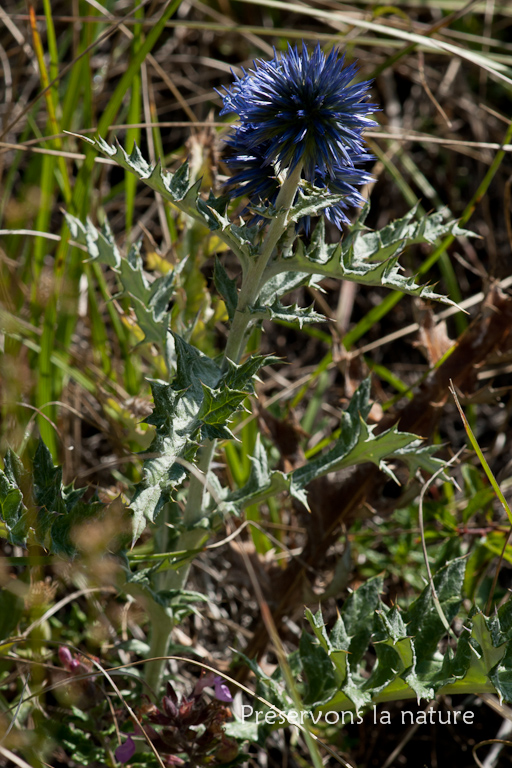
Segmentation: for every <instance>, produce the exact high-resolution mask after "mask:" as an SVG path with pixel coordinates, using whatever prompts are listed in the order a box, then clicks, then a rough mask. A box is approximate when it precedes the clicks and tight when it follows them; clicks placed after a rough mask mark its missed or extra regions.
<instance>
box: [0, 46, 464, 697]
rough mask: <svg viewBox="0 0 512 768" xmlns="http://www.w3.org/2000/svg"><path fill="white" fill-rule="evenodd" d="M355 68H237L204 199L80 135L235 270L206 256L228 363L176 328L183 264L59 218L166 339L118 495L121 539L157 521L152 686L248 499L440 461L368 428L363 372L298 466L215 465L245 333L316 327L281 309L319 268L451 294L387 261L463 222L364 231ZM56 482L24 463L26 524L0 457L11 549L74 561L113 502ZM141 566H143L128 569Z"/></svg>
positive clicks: (149, 596) (142, 573) (147, 598)
mask: <svg viewBox="0 0 512 768" xmlns="http://www.w3.org/2000/svg"><path fill="white" fill-rule="evenodd" d="M357 77H358V71H357V68H356V65H354V64H351V65H349V66H345V63H344V59H343V57H341V56H340V53H339V51H338V50H336V49H333V50H332V51H331V52H330V53H329V54H328V55H325V54H324V53H323V52H322V50H321V49H320V47H319V46H317V47H316V48H315V49H314V50H313V51H312V52H309V51H308V49H307V47H306V46H305V45H303V47H302V50H301V52H300V53H299V51H298V49H297V48H291V47H289V48H288V51H287V52H286V53H284V54H282V55H280V54H277V53H276V54H275V56H274V58H273V59H272V60H271V61H270V62H263V61H257V62H255V64H254V68H253V69H251V70H249V71H247V72H245V71H244V72H243V74H242V76H241V77H236V78H235V81H234V83H233V85H232V86H231V87H230V88H226V89H225V90H224V93H223V101H224V107H223V110H222V114H228V113H234V114H235V115H236V116H237V117H238V122H237V124H236V126H234V128H233V133H232V134H231V136H230V137H229V138H228V140H227V145H228V151H229V153H230V154H229V157H228V159H227V162H228V164H229V165H230V166H231V168H232V169H233V170H234V176H233V177H232V178H231V179H230V180H228V182H227V187H226V189H227V192H226V194H223V195H221V196H215V195H214V194H213V192H212V193H210V195H209V197H208V198H206V199H205V198H204V196H203V195H202V194H201V192H200V181H197V180H195V179H191V178H190V171H189V168H188V165H187V164H186V163H185V164H184V165H183V166H182V167H180V168H179V169H178V170H177V171H176V172H175V173H174V174H170V173H168V172H167V171H165V170H163V169H162V167H161V165H160V164H159V163H158V164H157V165H156V166H153V165H151V164H149V163H148V162H147V161H146V160H145V159H144V158H143V157H142V155H141V153H140V151H139V149H138V148H137V147H134V149H133V151H132V152H131V154H128V153H127V152H125V150H124V149H123V148H122V147H121V146H120V145H119V144H117V145H115V146H111V145H109V144H108V143H106V142H105V141H104V140H103V139H102V138H98V139H97V140H92V139H88V138H84V137H80V138H83V139H84V141H86V142H89V144H90V145H92V146H94V147H96V148H97V149H98V150H99V151H101V152H103V153H104V154H105V155H106V156H107V157H109V158H111V159H113V160H115V161H116V162H117V163H118V164H119V165H120V166H121V167H123V168H125V169H127V170H128V171H130V172H131V173H133V174H135V175H136V176H137V177H138V178H139V179H140V180H141V181H142V182H143V183H144V184H146V185H148V186H149V187H150V188H152V189H153V190H155V191H157V192H158V193H159V194H160V195H161V196H162V197H163V198H164V199H165V200H167V201H168V202H169V203H171V204H172V205H173V206H175V207H176V208H177V209H178V210H179V211H181V212H183V213H184V214H186V216H187V219H186V220H187V221H188V222H192V223H195V224H199V225H201V226H202V227H204V226H205V225H206V226H207V227H208V228H209V230H210V231H212V232H214V233H215V234H216V236H217V238H218V240H219V242H220V243H222V245H223V246H227V247H228V248H229V249H230V250H231V251H232V253H233V254H234V256H235V257H236V258H237V260H238V262H239V265H240V274H239V275H238V276H237V277H235V278H232V277H230V276H229V275H228V273H227V272H226V269H225V268H224V266H223V264H222V262H221V260H220V259H219V258H216V260H215V271H214V282H215V287H216V289H217V290H218V292H219V294H220V295H221V297H222V299H223V300H224V303H225V307H226V312H227V315H228V318H229V330H228V334H227V339H226V346H225V350H224V353H223V355H222V356H221V358H215V359H212V358H210V357H208V356H207V355H205V354H204V353H203V352H201V351H200V350H199V349H198V348H197V347H195V346H193V345H192V344H191V343H190V336H189V335H188V336H187V334H186V332H185V330H184V329H180V328H179V327H178V326H177V325H173V323H172V321H171V322H170V317H171V316H170V315H169V312H168V306H169V301H170V300H171V298H172V296H173V295H174V292H175V291H176V289H177V287H178V286H179V285H180V280H181V270H182V268H183V263H180V264H178V265H177V266H176V267H175V268H174V269H173V270H171V271H169V272H167V273H166V274H165V275H162V276H161V277H158V278H157V279H155V280H154V281H153V282H152V283H151V284H150V283H149V282H148V279H147V276H146V274H145V272H144V268H143V262H142V259H141V256H140V246H139V245H138V244H135V245H134V246H132V248H131V249H130V251H129V252H128V254H126V256H125V255H122V254H121V252H120V251H119V249H118V247H117V245H116V243H115V241H114V238H113V236H112V233H111V231H110V229H109V227H108V225H105V226H104V227H103V229H101V230H99V229H97V228H96V227H95V226H94V225H93V224H92V223H91V222H90V221H87V222H85V223H84V222H82V221H80V220H79V219H77V218H75V217H73V216H70V215H67V221H68V225H69V228H70V231H71V235H72V238H73V240H74V241H76V242H79V243H82V244H83V245H84V246H85V247H86V248H87V250H88V253H89V257H90V259H91V260H98V261H99V262H101V263H103V264H104V265H106V266H108V267H110V268H111V269H112V270H113V271H114V272H115V273H116V275H117V277H118V281H119V284H120V289H121V291H122V292H123V293H124V295H125V296H127V297H128V298H129V300H130V301H131V305H132V308H133V312H134V314H135V316H136V318H137V322H138V325H139V327H140V329H141V330H142V332H143V334H144V340H145V341H148V342H151V343H153V344H155V345H157V346H158V347H159V348H160V350H161V351H162V353H163V354H164V359H165V362H166V365H167V369H168V376H167V378H166V379H157V380H152V381H151V382H150V384H151V388H152V394H153V399H154V408H153V412H152V414H151V415H150V416H149V417H148V418H147V419H146V422H147V423H148V424H150V425H153V426H154V428H155V434H154V439H153V442H152V444H151V446H150V447H149V451H148V458H146V459H145V461H144V465H143V469H142V476H141V479H140V481H139V482H138V484H137V485H136V487H135V489H134V491H133V493H132V494H131V498H130V499H129V508H130V511H131V544H132V546H133V545H134V544H135V543H136V542H137V540H138V539H139V537H140V536H141V534H142V532H143V531H144V530H145V528H146V526H147V525H148V524H149V525H156V526H157V529H156V535H155V537H154V541H155V545H154V551H153V552H152V553H151V554H149V555H147V554H144V555H140V556H137V555H136V554H133V553H132V554H130V552H129V551H127V552H125V553H124V555H125V557H124V562H125V575H126V583H125V584H124V589H125V591H126V592H128V593H130V594H132V595H134V596H136V597H137V598H139V599H141V600H142V601H143V602H144V605H145V607H146V610H147V612H148V614H149V617H150V625H151V632H152V636H151V645H150V650H149V659H153V658H154V659H156V660H155V661H148V664H147V669H146V673H145V676H146V681H147V682H148V683H149V685H150V686H151V687H152V688H153V690H154V691H155V693H156V694H158V692H159V689H160V686H161V680H162V671H163V664H164V659H163V657H165V656H166V654H167V651H168V648H169V642H170V638H171V633H172V629H173V626H174V625H175V624H176V623H177V622H179V621H180V620H181V619H182V618H183V616H185V615H187V614H188V613H190V612H191V611H192V610H193V607H192V603H193V602H194V601H198V600H204V599H205V598H204V596H203V595H201V594H199V593H195V592H191V591H188V590H186V589H185V586H186V581H187V577H188V572H189V566H190V563H191V562H192V560H193V558H194V557H195V556H196V555H197V553H198V552H199V551H200V550H201V548H202V547H203V546H204V544H205V542H206V541H207V540H208V538H209V537H211V535H212V534H213V533H214V532H215V531H216V530H218V529H219V527H220V526H221V525H222V518H223V515H225V514H227V513H229V514H235V515H242V514H243V510H244V507H245V506H247V505H249V504H251V505H253V504H258V503H263V502H264V501H265V499H268V498H270V497H274V496H276V495H277V494H288V495H289V496H291V497H293V498H295V499H297V500H298V501H300V502H301V503H302V504H304V505H305V506H306V507H307V505H308V497H307V488H308V485H309V484H310V483H311V481H312V480H315V479H317V478H319V477H322V476H324V475H326V474H328V473H330V472H334V471H337V470H340V469H345V468H347V467H351V466H355V465H358V464H363V463H365V462H372V463H373V464H375V465H376V466H377V467H378V468H379V469H380V470H382V471H383V472H385V473H387V474H388V475H389V477H391V478H394V477H395V476H394V473H393V468H392V465H393V463H394V462H396V461H401V462H403V463H405V464H406V465H407V466H408V468H409V470H410V472H411V473H412V474H415V473H416V472H417V471H419V470H423V471H425V472H427V473H430V474H433V473H434V472H436V471H437V470H439V468H440V467H441V466H442V462H441V461H440V460H439V459H436V458H435V457H434V456H433V453H434V450H435V449H434V448H433V447H430V446H426V445H424V444H422V442H421V440H420V439H419V438H418V437H417V436H416V435H413V434H409V433H404V432H399V431H398V430H397V429H396V427H393V428H392V429H389V430H387V431H386V432H381V433H380V434H375V432H374V428H373V427H372V426H369V425H368V424H367V422H366V419H367V417H368V414H369V411H370V407H371V405H370V381H369V380H365V381H363V382H362V384H361V385H360V387H359V389H358V390H357V391H356V393H355V394H354V396H353V397H352V400H351V402H350V404H349V406H348V408H347V410H346V411H344V412H343V413H342V414H341V424H340V427H341V429H340V436H339V437H338V438H337V439H335V438H333V439H332V441H331V445H330V446H329V447H328V448H327V449H326V450H325V451H324V452H323V453H320V454H317V455H316V457H315V458H314V459H312V460H310V461H308V462H306V463H305V464H304V466H301V467H299V468H298V469H294V470H292V471H290V472H282V471H278V470H276V469H273V468H272V464H271V461H270V459H269V457H268V455H267V452H266V449H265V446H264V445H263V443H262V442H261V441H258V442H257V444H256V446H255V449H254V453H253V456H252V457H251V462H252V471H251V474H250V477H249V479H248V481H247V482H246V483H245V484H244V485H243V486H242V487H231V486H229V485H228V484H226V482H225V480H224V478H222V477H221V476H220V477H219V476H218V475H217V474H216V473H215V472H213V471H212V469H211V465H212V459H213V457H214V455H215V452H216V450H217V448H218V446H219V445H221V444H222V443H223V442H225V441H228V440H231V439H233V434H232V432H231V430H230V426H229V425H230V421H231V420H232V418H233V416H234V414H235V413H236V412H237V411H239V410H240V409H241V408H242V407H243V403H244V401H245V400H246V398H247V397H248V396H250V395H253V393H254V380H255V378H256V376H257V374H258V372H259V371H260V369H261V368H262V367H264V366H265V365H270V364H272V363H274V362H275V359H274V358H272V357H265V356H262V355H259V354H252V355H245V349H246V345H247V339H248V337H249V334H250V332H251V330H252V329H253V328H254V327H255V326H257V325H258V324H261V322H262V321H263V320H264V319H270V320H272V319H279V320H286V321H288V322H295V323H297V324H298V325H299V326H301V327H302V325H303V324H304V323H317V322H321V321H324V320H325V318H324V317H323V316H322V315H321V314H319V313H318V312H316V311H315V310H314V309H313V308H311V307H307V308H303V307H298V306H287V305H286V304H284V303H283V302H282V299H283V297H285V296H286V295H287V294H289V293H290V292H291V291H292V290H294V289H296V288H298V287H300V286H308V285H316V284H317V283H318V281H319V280H321V279H322V277H330V278H336V279H340V280H350V281H355V282H357V283H360V284H362V285H366V286H378V287H384V288H389V289H392V290H400V291H402V292H404V293H407V294H410V295H412V296H417V297H421V298H426V299H431V300H438V301H441V302H445V303H449V304H452V302H451V301H450V300H449V299H448V298H445V297H443V296H440V295H438V294H436V293H435V292H434V291H433V290H432V289H431V288H430V287H428V286H425V285H419V284H417V283H416V281H415V279H414V278H413V277H408V276H405V275H404V274H402V272H401V268H400V266H399V265H398V258H399V256H400V254H401V253H402V251H403V250H404V248H405V247H406V246H408V245H412V244H418V243H427V244H428V243H433V242H434V241H435V240H436V239H437V238H438V237H440V236H442V235H446V234H450V235H459V234H467V233H466V232H465V230H462V229H461V228H460V227H459V226H458V224H457V222H455V221H453V220H446V217H445V215H444V214H443V212H436V213H434V214H432V215H429V216H424V217H422V218H419V219H418V218H416V210H415V209H413V210H412V211H410V212H409V213H408V214H407V215H406V216H404V217H403V218H402V219H399V220H397V221H394V222H391V223H389V224H387V225H386V226H385V227H384V228H383V229H381V230H380V231H378V232H375V231H370V230H368V229H367V228H366V227H365V224H364V222H365V217H366V215H367V213H368V209H369V204H368V203H367V202H365V199H364V197H363V193H362V187H363V185H365V184H367V183H368V182H369V181H370V179H371V171H370V170H369V167H368V165H369V162H370V161H371V156H370V154H369V153H368V151H367V149H366V147H365V143H364V131H365V129H366V128H368V127H369V126H372V125H375V122H374V120H373V118H372V117H371V115H373V114H374V113H375V111H376V109H377V108H376V106H375V104H373V103H372V102H371V101H370V99H369V89H370V86H371V83H370V82H368V81H363V82H358V81H357ZM240 196H244V197H246V198H248V201H247V202H246V209H245V210H246V217H245V220H242V221H241V222H240V221H239V220H237V222H235V221H232V220H231V218H230V201H231V200H232V199H234V198H238V197H240ZM357 208H359V211H358V212H357ZM351 218H354V222H353V223H350V219H351ZM325 219H327V220H328V221H329V222H332V223H333V224H334V225H335V226H336V227H337V228H338V230H342V231H343V234H340V235H339V236H338V238H337V239H335V242H333V243H331V242H329V241H328V240H327V239H326V226H325ZM304 230H305V231H306V234H305V235H304V234H303V232H304ZM61 480H62V473H61V470H60V469H58V468H56V467H54V466H53V462H52V460H51V457H50V454H49V452H48V450H47V449H46V448H45V446H44V445H43V444H42V443H41V444H40V446H39V448H38V451H37V453H36V456H35V461H34V482H33V492H32V493H33V502H32V504H33V503H34V502H35V505H36V507H37V513H36V515H35V517H34V514H33V512H32V510H31V509H30V506H31V505H30V504H28V503H25V502H26V498H25V497H24V494H23V492H22V490H21V488H24V487H25V486H26V480H25V479H24V471H23V468H22V466H21V464H20V462H19V461H18V460H17V458H16V456H14V454H12V453H10V454H9V456H8V457H6V460H5V467H4V472H3V473H2V475H1V477H0V502H1V509H2V517H3V521H4V525H5V528H6V530H7V534H8V536H9V538H10V540H11V541H12V542H13V543H15V544H17V545H19V546H24V545H26V542H27V541H30V540H36V541H38V542H39V543H41V544H43V545H44V546H45V547H47V549H49V550H50V551H52V552H56V553H60V554H65V555H66V556H69V555H72V554H74V552H75V546H74V544H73V541H72V539H71V536H70V531H71V530H72V528H73V526H74V525H75V524H77V523H80V522H82V521H83V520H84V519H89V518H90V517H92V516H98V515H101V514H106V513H107V512H108V508H106V507H105V506H104V505H102V504H101V502H100V501H99V500H97V499H93V501H92V502H87V503H86V502H85V501H84V500H83V498H82V497H83V489H80V490H78V491H77V490H74V489H73V488H72V487H71V486H66V487H64V486H63V485H62V482H61ZM141 561H144V562H145V563H148V562H149V563H150V567H148V568H145V569H142V570H141V569H139V568H138V564H139V563H140V562H141Z"/></svg>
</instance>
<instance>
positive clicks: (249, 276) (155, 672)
mask: <svg viewBox="0 0 512 768" xmlns="http://www.w3.org/2000/svg"><path fill="white" fill-rule="evenodd" d="M301 171H302V166H301V165H300V164H299V165H297V166H296V167H295V168H294V169H292V170H291V171H289V173H288V175H287V177H286V179H285V181H284V183H283V185H282V187H281V189H280V191H279V195H278V197H277V200H276V204H275V205H276V208H277V209H278V210H279V211H280V212H279V213H278V214H277V216H276V217H275V218H274V219H272V222H271V224H270V226H269V228H268V231H267V234H266V236H265V239H264V241H263V243H262V248H261V252H260V253H259V255H258V256H257V257H256V258H255V259H254V260H253V261H252V262H251V263H250V265H249V267H248V269H247V270H246V272H245V274H244V277H243V280H242V286H241V289H240V294H239V296H238V305H237V309H236V312H235V317H234V319H233V323H232V325H231V329H230V332H229V336H228V340H227V343H226V349H225V351H224V357H223V367H225V366H226V365H227V363H226V360H231V361H232V362H234V363H238V362H239V360H240V358H241V356H242V354H243V351H244V349H245V344H246V338H247V330H248V327H249V325H250V322H251V312H250V306H251V305H252V304H254V302H255V301H256V300H257V298H258V296H259V294H260V291H261V289H262V287H263V285H262V279H263V275H264V272H265V269H266V267H267V264H268V262H269V260H270V259H271V257H272V254H273V253H274V249H275V247H276V245H277V243H278V241H279V239H280V238H281V236H282V235H283V233H284V232H285V231H286V229H287V227H288V225H289V213H290V208H291V206H292V204H293V201H294V199H295V195H296V194H297V188H298V185H299V181H300V177H301ZM216 445H217V441H216V440H207V441H205V443H204V444H203V446H202V448H201V455H200V458H199V462H198V464H197V467H198V469H199V470H200V471H201V473H202V477H200V478H199V477H196V476H195V475H194V476H192V477H191V478H190V484H189V488H188V496H187V504H186V507H185V511H184V513H183V525H184V528H185V530H184V531H183V533H182V534H181V536H180V538H179V541H178V543H177V548H178V549H180V550H182V549H183V550H185V549H197V548H198V547H200V546H201V544H202V542H203V541H204V539H205V538H207V535H208V533H207V530H206V529H205V528H203V527H200V526H199V525H198V523H199V522H200V520H201V519H202V518H203V517H204V514H205V512H204V494H205V482H206V478H207V477H208V472H209V470H210V465H211V462H212V459H213V456H214V453H215V448H216ZM189 570H190V562H189V563H188V564H186V565H183V566H182V567H181V568H180V569H179V570H178V571H174V570H169V571H166V572H165V574H160V575H162V576H165V581H166V583H165V587H164V588H165V589H183V587H184V586H185V583H186V581H187V578H188V574H189ZM155 618H156V617H155ZM162 618H164V617H162ZM152 624H153V626H152V630H151V649H150V658H151V657H158V656H165V655H166V654H167V650H168V647H169V637H170V633H171V631H172V628H173V622H172V620H170V619H169V618H168V617H165V620H164V621H163V622H162V625H161V626H160V622H158V626H157V624H156V622H155V621H153V622H152ZM163 664H164V662H163V661H162V662H160V661H154V662H149V663H148V665H147V670H146V671H145V677H146V680H147V681H148V682H149V680H151V683H152V687H153V689H154V690H155V691H156V692H157V693H158V688H159V687H160V682H161V676H162V671H163Z"/></svg>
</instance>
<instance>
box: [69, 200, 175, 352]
mask: <svg viewBox="0 0 512 768" xmlns="http://www.w3.org/2000/svg"><path fill="white" fill-rule="evenodd" d="M66 221H67V222H68V226H69V228H70V231H71V235H72V237H73V238H74V240H76V241H77V242H78V243H81V244H83V245H86V246H87V250H88V253H89V256H90V258H91V260H92V261H94V260H98V261H100V262H101V263H102V264H106V265H107V266H109V267H110V268H111V269H113V270H114V272H116V273H117V274H118V276H119V281H120V283H121V286H122V292H123V293H125V294H128V295H129V296H130V298H131V300H132V306H133V309H134V312H135V315H136V317H137V321H138V323H139V326H140V328H141V330H142V331H143V333H144V336H145V341H146V342H152V343H154V344H158V345H160V347H163V346H164V345H165V339H166V335H167V326H168V320H167V317H168V315H167V307H168V305H169V301H170V300H171V298H172V296H173V294H174V292H175V289H176V285H177V281H178V276H179V274H180V272H181V271H182V269H183V267H184V265H185V263H186V260H185V259H184V260H183V261H182V262H181V263H180V264H179V265H178V266H177V267H175V268H174V269H172V270H170V271H169V272H168V273H167V274H165V275H162V276H161V277H158V278H157V279H156V280H154V282H153V283H152V284H151V285H150V284H149V282H148V280H147V278H146V275H145V272H144V265H143V262H142V258H141V256H140V251H139V244H137V243H136V244H135V245H133V246H132V247H131V249H130V251H129V253H128V255H127V256H126V257H123V256H122V255H121V253H120V251H119V249H118V248H117V246H116V243H115V241H114V238H113V235H112V232H111V230H110V228H109V226H108V223H107V224H105V226H104V227H103V229H102V230H98V229H97V228H96V227H95V226H94V225H93V224H92V223H91V221H89V219H87V222H86V224H85V225H84V224H82V222H81V221H80V220H79V219H77V218H75V217H74V216H70V215H69V214H66Z"/></svg>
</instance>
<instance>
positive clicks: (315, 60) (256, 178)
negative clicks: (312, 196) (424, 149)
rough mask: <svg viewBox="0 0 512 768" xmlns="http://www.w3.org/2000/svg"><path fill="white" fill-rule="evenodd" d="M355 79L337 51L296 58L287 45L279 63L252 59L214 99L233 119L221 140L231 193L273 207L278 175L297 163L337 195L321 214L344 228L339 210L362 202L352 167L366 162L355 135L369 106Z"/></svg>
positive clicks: (362, 176)
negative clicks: (225, 149) (227, 148)
mask: <svg viewBox="0 0 512 768" xmlns="http://www.w3.org/2000/svg"><path fill="white" fill-rule="evenodd" d="M356 74H357V67H356V65H355V64H351V65H350V66H347V67H344V57H343V56H341V57H340V56H339V51H338V50H337V49H333V50H332V51H331V52H330V53H329V54H328V55H327V56H326V55H325V54H324V53H323V52H322V50H321V48H320V46H319V45H317V46H316V47H315V49H314V51H313V53H312V54H311V55H310V54H309V52H308V49H307V47H306V46H305V45H304V44H303V48H302V52H301V53H300V54H299V52H298V50H297V47H295V48H292V47H291V46H290V45H288V52H287V53H286V54H283V55H282V56H281V57H278V56H277V54H276V55H275V56H274V58H273V59H272V60H271V61H268V62H267V61H256V62H254V69H252V70H250V71H249V72H246V71H245V70H244V71H243V76H242V77H237V76H235V82H234V83H233V85H232V86H231V87H230V88H228V89H225V90H226V92H225V93H224V94H221V95H222V98H223V101H224V107H223V109H222V111H221V114H226V113H228V112H235V113H236V114H237V115H238V117H239V124H238V125H237V127H236V129H235V132H234V134H233V135H232V136H231V137H230V138H229V139H228V141H227V143H228V145H229V146H230V147H231V149H232V151H233V154H232V156H231V157H230V158H228V160H227V162H228V164H229V165H231V166H232V168H233V170H234V171H235V175H234V176H233V177H232V178H231V179H230V182H229V184H230V186H231V189H232V192H231V194H232V195H233V196H234V195H235V194H236V195H237V196H238V195H241V194H246V195H248V196H249V197H251V198H252V199H254V198H255V197H257V198H259V199H262V200H265V199H266V200H269V201H270V202H274V200H275V198H276V197H277V192H278V190H279V181H278V175H279V174H280V173H281V172H282V171H284V170H285V169H288V170H291V169H293V168H295V166H296V165H297V164H299V163H300V164H301V166H302V176H303V178H305V179H307V180H308V181H310V182H312V183H313V184H315V186H319V187H324V188H326V189H328V190H329V191H330V192H333V193H338V194H343V195H344V199H343V201H341V202H340V203H339V204H337V205H334V206H331V207H330V208H328V209H326V211H325V213H326V216H327V218H328V219H330V220H331V221H332V222H333V223H334V224H336V226H338V227H339V228H341V225H342V224H343V223H347V221H348V219H347V216H346V214H345V210H346V209H347V207H348V206H349V205H355V206H359V205H361V204H362V203H363V202H364V200H363V198H362V196H361V194H360V192H359V191H358V190H357V187H358V186H361V185H362V184H365V183H367V182H368V181H370V180H371V176H370V175H369V173H368V172H367V171H366V170H364V169H361V168H360V167H359V166H360V165H361V164H362V163H365V162H367V161H369V160H371V159H373V158H372V156H371V155H369V154H368V153H367V151H366V148H365V144H364V139H363V135H362V134H363V131H364V130H365V129H366V128H368V127H369V126H373V125H376V123H375V121H374V120H372V119H371V118H370V117H369V115H370V114H371V113H372V112H374V111H375V110H376V106H375V105H374V104H370V103H368V101H367V99H368V89H369V87H370V85H371V82H370V81H365V82H362V83H355V84H351V83H352V81H353V80H354V78H355V76H356ZM235 188H236V189H235Z"/></svg>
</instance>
